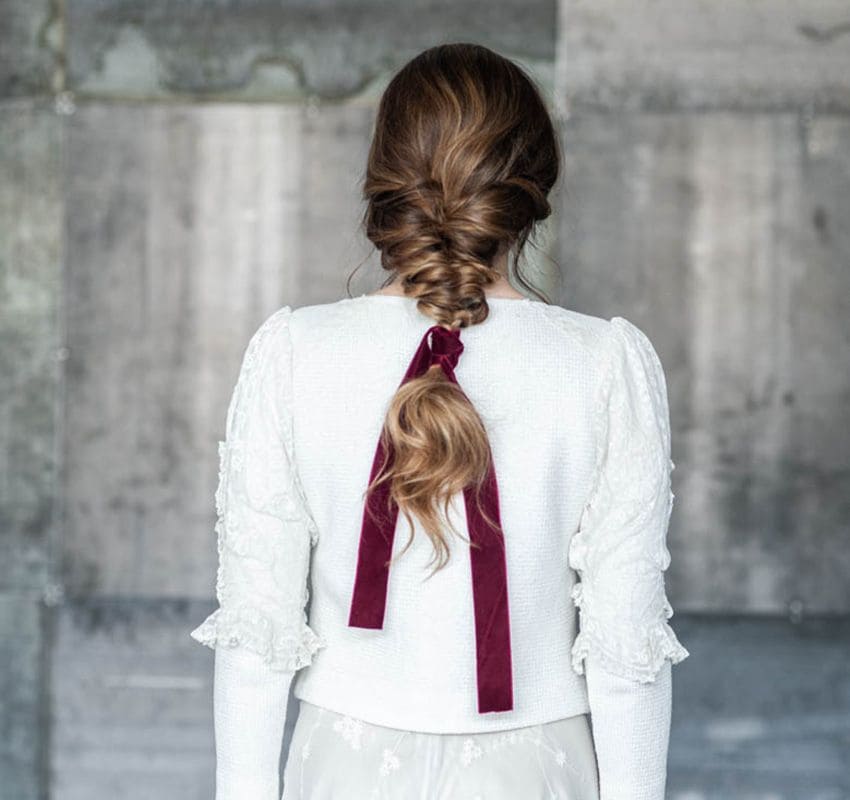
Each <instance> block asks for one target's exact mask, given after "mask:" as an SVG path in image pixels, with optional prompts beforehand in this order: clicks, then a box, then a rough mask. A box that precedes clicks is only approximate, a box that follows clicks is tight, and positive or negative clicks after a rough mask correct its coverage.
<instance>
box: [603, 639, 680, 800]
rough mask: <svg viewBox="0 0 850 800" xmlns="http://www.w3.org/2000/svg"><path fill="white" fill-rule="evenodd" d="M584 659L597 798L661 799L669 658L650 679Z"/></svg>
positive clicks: (667, 728) (669, 687)
mask: <svg viewBox="0 0 850 800" xmlns="http://www.w3.org/2000/svg"><path fill="white" fill-rule="evenodd" d="M605 663H607V662H605V661H604V659H603V658H600V657H599V656H598V655H597V654H596V653H595V652H593V651H591V652H590V653H589V654H588V656H587V659H586V664H587V686H588V696H589V697H590V718H591V722H592V726H593V742H594V747H595V750H596V761H597V765H598V769H599V792H600V798H601V800H664V797H665V793H664V792H665V787H666V782H667V748H668V745H669V740H670V717H671V705H672V682H671V680H672V677H671V676H672V663H673V662H672V661H670V660H668V661H665V662H664V663H663V664H662V665H661V667H660V668H659V671H658V675H657V677H656V679H655V680H654V681H636V680H634V679H633V678H624V677H622V676H621V675H617V674H615V673H612V672H609V671H608V670H607V669H605V667H604V664H605Z"/></svg>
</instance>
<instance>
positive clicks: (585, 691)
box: [191, 295, 688, 800]
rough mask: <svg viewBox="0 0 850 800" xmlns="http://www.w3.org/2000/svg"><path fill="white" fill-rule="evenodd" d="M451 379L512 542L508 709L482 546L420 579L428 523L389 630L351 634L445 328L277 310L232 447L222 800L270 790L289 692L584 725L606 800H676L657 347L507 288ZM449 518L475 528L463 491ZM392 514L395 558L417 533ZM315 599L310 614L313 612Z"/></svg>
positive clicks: (220, 724)
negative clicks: (368, 532)
mask: <svg viewBox="0 0 850 800" xmlns="http://www.w3.org/2000/svg"><path fill="white" fill-rule="evenodd" d="M489 305H490V315H489V317H488V318H487V320H486V321H485V322H484V323H482V324H480V325H476V326H473V327H470V328H467V329H464V330H463V331H462V332H461V340H462V342H463V344H464V351H463V353H462V355H461V356H460V360H459V363H458V365H457V367H456V369H455V375H456V377H457V380H458V382H459V385H460V387H461V388H462V389H463V391H464V392H465V393H466V395H467V396H468V397H469V398H470V400H471V401H472V403H473V404H474V406H475V408H476V410H477V411H478V413H479V414H480V416H481V418H482V419H483V421H484V423H485V425H486V426H487V430H488V435H489V438H490V445H491V449H492V451H493V458H494V465H495V470H496V474H497V479H498V484H499V495H500V509H501V521H502V524H503V528H504V530H505V544H506V558H507V572H508V594H509V607H510V626H511V627H510V632H511V648H512V661H513V693H514V708H513V709H512V710H510V711H502V712H490V713H487V714H480V713H478V711H477V707H476V677H475V676H476V672H475V633H474V626H473V620H474V611H473V606H472V593H471V588H472V587H471V582H470V570H469V551H468V545H466V544H465V542H464V541H462V540H461V539H460V538H456V537H451V539H450V544H451V547H452V557H451V559H450V561H449V564H448V566H446V567H445V568H444V569H443V570H441V571H440V572H438V573H436V574H435V575H434V576H433V577H431V578H430V579H428V580H424V577H425V575H426V571H425V564H426V562H427V561H428V559H429V558H430V556H431V553H432V545H431V543H430V540H429V539H428V538H427V537H426V536H424V534H423V533H422V531H421V530H420V528H419V526H418V523H417V524H415V528H414V530H415V532H416V535H415V536H414V539H413V545H412V546H411V547H410V549H409V550H408V552H407V553H405V555H404V556H401V558H400V559H399V560H398V561H396V562H394V564H393V565H392V568H391V571H390V580H389V588H388V597H387V609H386V616H385V620H384V626H383V628H382V629H379V630H369V629H362V628H354V627H349V626H348V625H347V621H348V612H349V607H350V602H351V592H352V588H353V581H354V575H355V568H356V563H357V548H358V544H359V533H360V525H361V521H362V514H363V500H364V491H365V488H366V485H367V483H368V477H369V472H370V467H371V463H372V458H373V456H374V453H375V445H376V443H377V440H378V436H379V434H380V428H381V424H382V422H383V418H384V414H385V412H386V408H387V404H388V402H389V400H390V398H391V397H392V395H393V394H394V392H395V390H396V388H397V387H398V384H399V382H400V380H401V377H402V375H403V374H404V371H405V369H406V368H407V365H408V363H409V361H410V359H411V357H412V355H413V352H414V350H415V348H416V346H417V345H418V343H419V341H420V340H421V338H422V335H423V334H424V332H425V331H426V329H427V328H428V327H430V326H431V325H432V324H433V319H432V318H430V317H427V316H425V315H423V314H422V313H420V312H419V311H418V309H417V308H416V303H415V301H414V300H411V299H410V298H407V297H397V296H391V295H361V296H360V297H357V298H351V299H344V300H340V301H338V302H336V303H327V304H320V305H313V306H305V307H301V308H298V309H295V310H293V309H291V308H290V307H289V306H284V307H282V308H280V309H279V310H278V311H276V312H275V313H274V314H272V315H271V316H270V317H269V318H268V319H267V320H266V321H265V322H264V323H263V324H262V325H261V326H260V328H259V330H258V331H257V332H256V334H255V335H254V336H253V337H252V338H251V341H250V343H249V345H248V348H247V350H246V353H245V357H244V360H243V364H242V369H241V372H240V375H239V379H238V382H237V385H236V388H235V390H234V393H233V397H232V399H231V403H230V407H229V410H228V414H227V422H226V439H225V441H223V442H220V443H219V454H220V458H221V462H220V475H219V487H218V490H217V492H216V510H217V515H218V523H217V525H216V531H217V534H218V551H219V571H218V576H217V586H216V588H217V596H218V603H219V607H218V608H217V609H216V610H215V612H214V613H213V614H211V615H210V616H209V617H208V618H207V619H206V620H205V621H204V622H203V623H202V624H201V625H200V626H199V627H197V628H196V629H195V630H193V631H192V632H191V635H192V636H193V638H195V639H196V640H198V641H200V642H202V643H203V644H206V645H208V646H210V647H216V646H217V645H224V647H219V648H217V653H216V675H215V681H216V695H215V704H216V709H215V710H216V722H215V724H216V743H217V755H218V770H217V778H218V790H217V792H218V793H217V800H231V798H234V799H235V798H248V797H250V798H254V799H255V800H266V798H268V800H278V799H277V760H278V755H279V745H280V733H281V731H282V729H283V720H284V719H285V715H286V705H287V695H288V692H289V687H290V682H291V681H293V679H294V694H295V696H296V697H298V698H301V699H305V700H308V701H310V702H313V703H315V704H317V705H320V706H325V707H327V708H332V709H334V710H336V711H340V712H342V713H346V714H349V715H351V716H354V717H359V718H361V719H363V720H366V721H369V722H373V723H376V724H380V725H387V726H390V727H395V728H402V729H406V730H417V731H426V732H435V733H459V732H469V733H472V732H476V731H492V730H504V729H508V728H514V727H519V726H525V725H534V724H538V723H543V722H547V721H550V720H554V719H559V718H562V717H567V716H570V715H573V714H578V713H583V712H587V711H589V712H590V714H591V721H592V726H593V735H594V744H595V747H596V752H597V760H598V764H599V777H600V791H601V800H663V797H664V786H665V778H666V757H667V744H668V736H669V723H670V696H671V695H670V692H671V678H670V666H671V664H673V663H678V662H679V661H681V660H682V659H684V658H685V657H686V656H687V655H688V651H687V650H686V649H685V648H684V647H683V646H682V645H681V643H680V642H679V641H678V639H677V638H676V636H675V634H674V632H673V630H672V628H671V627H670V625H669V623H668V619H669V618H670V617H671V616H672V613H673V610H672V608H671V607H670V604H669V602H668V600H667V597H666V595H665V589H664V577H663V572H664V571H665V570H666V569H667V567H668V566H669V563H670V553H669V551H668V550H667V547H666V534H667V526H668V522H669V517H670V512H671V509H672V502H673V492H672V491H671V482H670V477H671V475H670V473H671V471H672V469H673V466H674V465H673V462H672V461H671V459H670V428H669V411H668V405H667V393H666V384H665V379H664V373H663V370H662V367H661V364H660V361H659V359H658V356H657V354H656V352H655V350H654V349H653V347H652V345H651V343H650V341H649V339H648V338H647V337H646V336H645V335H644V334H643V332H642V331H641V330H640V329H638V328H637V327H636V326H635V325H633V324H632V323H630V322H628V321H627V320H625V319H624V318H622V317H614V318H613V319H611V320H610V321H607V320H604V319H601V318H598V317H593V316H589V315H584V314H580V313H578V312H575V311H571V310H567V309H564V308H562V307H559V306H550V305H547V304H544V303H540V302H536V301H532V300H528V299H527V300H515V299H509V298H495V299H491V300H490V301H489ZM450 516H451V521H452V523H453V524H454V526H455V528H456V529H457V530H458V531H459V532H460V533H461V534H462V535H463V536H464V537H466V536H468V531H467V528H466V519H465V515H464V513H463V505H462V501H461V500H459V502H458V503H454V504H453V505H452V507H451V508H450ZM408 532H409V527H408V525H407V521H406V519H405V518H404V515H400V516H399V521H398V527H397V533H396V537H395V543H394V549H393V553H394V554H395V553H398V552H399V551H400V550H401V549H402V547H403V546H404V545H405V544H406V543H407V539H408ZM308 598H309V600H310V603H309V619H308V615H307V611H306V608H307V601H308Z"/></svg>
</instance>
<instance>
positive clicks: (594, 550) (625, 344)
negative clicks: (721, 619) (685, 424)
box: [569, 317, 689, 682]
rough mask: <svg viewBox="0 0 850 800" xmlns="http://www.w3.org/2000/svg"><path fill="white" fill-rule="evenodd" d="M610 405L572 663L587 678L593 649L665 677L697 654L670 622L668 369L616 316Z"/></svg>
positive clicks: (622, 669) (577, 599) (587, 527)
mask: <svg viewBox="0 0 850 800" xmlns="http://www.w3.org/2000/svg"><path fill="white" fill-rule="evenodd" d="M610 332H611V340H610V341H609V343H608V347H607V348H606V365H605V368H604V375H605V378H606V381H607V388H606V390H605V393H604V395H603V399H602V403H601V405H600V408H601V409H602V411H601V413H600V415H599V416H600V418H601V420H602V422H601V426H600V430H602V431H603V438H602V440H603V441H604V442H606V445H605V447H603V448H602V458H601V460H600V463H599V470H598V474H597V477H596V483H595V487H594V491H593V492H592V494H591V497H590V499H589V501H588V503H587V505H586V506H585V511H584V514H583V516H582V521H581V524H580V527H579V530H578V531H577V532H576V533H575V534H574V535H573V537H572V539H571V540H570V543H569V564H570V566H571V567H572V568H573V569H575V570H576V571H577V573H578V574H579V576H580V578H581V580H580V582H579V583H577V584H576V585H575V586H574V587H573V589H572V592H571V597H572V599H573V602H574V605H575V606H576V608H577V609H579V628H580V630H579V634H578V636H577V637H576V640H575V642H574V643H573V647H572V667H573V669H574V670H575V672H577V673H578V674H579V675H581V674H583V673H584V668H583V661H584V659H585V657H586V656H587V655H588V654H589V653H591V652H593V653H595V654H598V656H599V661H600V663H601V664H603V665H604V666H605V668H606V670H608V671H610V672H612V673H614V674H617V675H620V676H622V677H625V678H632V679H634V680H638V681H640V682H651V681H653V680H655V677H656V676H657V674H658V671H659V670H660V668H661V666H662V664H663V662H664V660H665V659H670V661H671V662H672V663H674V664H676V663H679V662H680V661H682V660H683V659H684V658H686V657H687V656H688V655H689V653H688V651H687V650H686V649H685V648H684V647H683V646H682V644H681V643H680V642H679V641H678V639H677V638H676V635H675V633H674V632H673V629H672V628H671V627H670V625H669V624H668V622H667V620H668V619H670V617H672V615H673V609H672V607H671V605H670V603H669V601H668V599H667V596H666V593H665V586H664V574H663V573H664V571H665V570H666V569H667V568H668V566H669V565H670V552H669V550H668V549H667V546H666V536H667V528H668V524H669V520H670V514H671V512H672V508H673V499H674V496H675V495H674V494H673V492H672V490H671V480H670V473H671V472H672V470H673V468H674V466H675V465H674V464H673V461H672V460H671V458H670V427H669V426H670V418H669V410H668V402H667V389H666V383H665V379H664V373H663V370H662V367H661V363H660V360H659V359H658V355H657V353H656V352H655V349H654V348H653V346H652V344H651V343H650V341H649V339H648V338H647V336H646V335H645V334H644V333H643V332H642V331H641V330H640V329H639V328H637V327H636V326H635V325H633V324H632V323H631V322H629V321H628V320H625V319H623V318H622V317H614V318H613V319H612V320H611V329H610Z"/></svg>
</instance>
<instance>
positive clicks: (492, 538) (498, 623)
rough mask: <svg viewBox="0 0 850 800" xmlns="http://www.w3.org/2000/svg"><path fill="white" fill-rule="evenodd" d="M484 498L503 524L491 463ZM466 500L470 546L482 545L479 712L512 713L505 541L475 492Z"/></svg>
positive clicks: (476, 550) (477, 564)
mask: <svg viewBox="0 0 850 800" xmlns="http://www.w3.org/2000/svg"><path fill="white" fill-rule="evenodd" d="M482 494H483V495H484V502H483V505H484V507H485V509H486V510H487V514H488V516H489V517H490V518H491V519H493V520H494V521H496V522H497V523H499V524H500V525H501V523H500V520H499V503H498V487H497V483H496V475H495V472H494V471H493V467H492V465H491V468H490V472H489V474H488V476H487V480H486V481H485V484H484V487H482ZM464 500H465V503H466V517H467V524H468V527H469V538H470V543H475V544H478V545H480V547H470V549H469V554H470V567H471V572H472V592H473V604H474V607H475V651H476V668H477V678H478V711H479V713H486V712H490V711H510V710H512V709H513V675H512V659H511V633H510V609H509V603H508V580H507V563H506V558H505V543H504V537H503V536H502V534H501V533H499V532H497V531H495V530H493V528H492V527H491V526H490V524H488V522H487V520H486V519H485V518H484V517H483V516H482V514H481V512H480V511H479V509H478V507H477V506H476V503H475V490H474V488H472V487H467V488H466V489H465V490H464Z"/></svg>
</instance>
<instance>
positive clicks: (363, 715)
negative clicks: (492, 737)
mask: <svg viewBox="0 0 850 800" xmlns="http://www.w3.org/2000/svg"><path fill="white" fill-rule="evenodd" d="M314 669H315V667H314V666H310V667H307V668H306V669H304V670H301V671H299V672H298V673H297V674H296V676H295V679H294V683H293V691H292V693H293V696H294V697H296V698H297V699H298V700H305V701H306V702H308V703H312V704H313V705H316V706H320V707H322V708H326V709H328V710H330V711H334V712H336V713H338V714H343V715H347V716H350V717H353V718H355V719H359V720H361V721H363V722H367V723H369V724H372V725H381V726H383V727H387V728H395V729H397V730H403V731H410V732H415V733H437V734H475V733H487V732H490V731H509V730H512V729H515V728H525V727H530V726H533V725H544V724H546V723H548V722H556V721H558V720H561V719H566V718H567V717H573V716H576V715H577V714H589V713H590V704H589V702H588V699H587V690H586V684H585V682H584V678H582V677H580V676H576V678H577V682H576V686H578V687H580V689H579V691H578V692H577V693H576V692H572V693H571V692H570V691H567V692H565V693H564V695H563V696H562V699H561V702H551V700H550V699H548V698H545V699H544V698H541V699H540V700H538V701H537V702H536V703H534V705H530V706H528V707H527V708H525V709H523V711H522V713H519V712H518V711H517V709H516V708H514V709H511V710H510V711H495V712H487V713H484V714H479V713H475V714H473V715H470V714H468V713H465V714H457V713H455V714H452V713H451V712H450V711H449V709H450V708H451V705H452V702H453V700H455V699H456V698H451V697H443V698H440V700H439V702H437V700H436V699H435V700H434V702H433V703H430V704H429V705H428V707H430V708H432V709H434V715H433V719H432V720H427V719H424V718H423V717H422V716H421V715H419V714H418V712H416V711H414V712H411V711H409V710H408V711H405V705H404V702H402V700H403V698H400V697H393V696H392V694H391V693H390V692H388V691H387V689H386V687H381V686H376V685H375V684H374V683H372V684H371V685H370V686H369V688H368V690H366V688H365V687H359V686H354V685H352V684H351V683H346V681H344V680H339V679H337V680H334V679H333V678H332V676H331V675H330V674H329V675H328V678H329V679H328V680H321V681H316V680H312V681H311V680H310V678H315V677H316V676H313V675H310V674H309V673H311V672H312V671H313V670H314ZM349 678H350V674H349ZM410 691H411V692H414V693H417V694H420V695H421V694H422V692H421V690H419V691H417V689H416V687H412V688H411V690H410Z"/></svg>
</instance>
